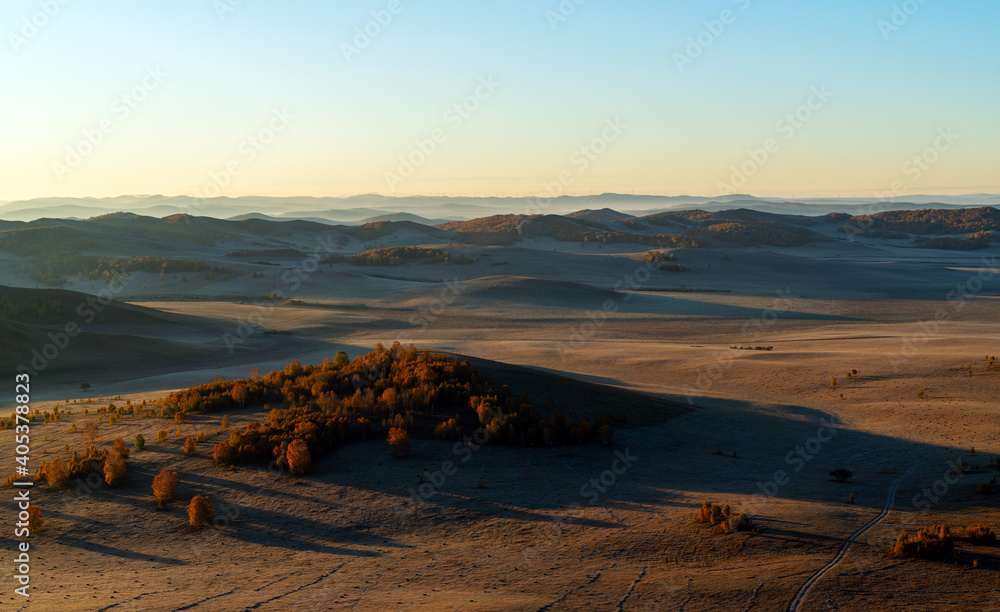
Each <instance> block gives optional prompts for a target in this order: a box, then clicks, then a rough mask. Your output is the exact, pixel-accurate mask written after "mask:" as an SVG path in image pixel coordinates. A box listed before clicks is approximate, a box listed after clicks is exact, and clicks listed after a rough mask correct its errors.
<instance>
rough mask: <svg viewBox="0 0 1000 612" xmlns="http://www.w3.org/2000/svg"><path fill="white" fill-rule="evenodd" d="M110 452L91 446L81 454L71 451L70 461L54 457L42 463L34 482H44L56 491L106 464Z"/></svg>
mask: <svg viewBox="0 0 1000 612" xmlns="http://www.w3.org/2000/svg"><path fill="white" fill-rule="evenodd" d="M110 456H111V452H110V451H108V449H106V448H97V447H96V446H91V447H90V448H88V449H87V450H86V451H84V452H83V453H80V452H79V451H73V456H72V457H70V460H69V461H68V462H67V461H64V460H63V459H62V457H56V458H55V459H53V460H52V461H49V462H44V463H42V465H41V467H39V468H38V472H36V473H35V475H34V478H35V480H36V481H38V482H41V481H43V480H44V481H45V482H46V483H47V484H48V485H49V487H51V488H53V489H58V488H61V487H63V486H65V485H66V484H67V483H69V482H70V481H72V480H74V479H76V478H79V477H81V476H86V475H87V474H90V473H92V472H96V471H98V470H99V469H101V467H102V466H103V465H104V464H106V463H107V462H108V459H109V457H110Z"/></svg>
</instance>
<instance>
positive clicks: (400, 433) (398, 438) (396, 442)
mask: <svg viewBox="0 0 1000 612" xmlns="http://www.w3.org/2000/svg"><path fill="white" fill-rule="evenodd" d="M388 440H389V448H390V449H392V456H393V457H395V458H397V459H399V458H402V457H408V456H409V455H410V436H409V434H407V433H406V430H405V429H401V428H399V427H393V428H391V429H389V438H388Z"/></svg>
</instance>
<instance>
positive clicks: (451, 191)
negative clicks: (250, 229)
mask: <svg viewBox="0 0 1000 612" xmlns="http://www.w3.org/2000/svg"><path fill="white" fill-rule="evenodd" d="M997 23H1000V3H997V2H995V1H993V2H991V1H986V0H982V1H975V0H969V1H964V2H945V1H944V0H923V1H921V0H892V1H889V0H842V1H840V2H836V3H833V2H822V3H821V2H801V1H795V0H771V1H769V2H764V1H763V0H710V1H703V2H690V1H689V2H679V1H672V0H657V1H644V0H618V1H617V2H610V1H609V0H505V1H504V2H489V3H486V2H470V1H468V0H464V1H458V0H438V1H435V2H430V1H427V0H424V1H421V0H375V1H369V0H357V1H350V2H320V1H312V0H288V1H285V2H281V3H278V2H273V1H272V2H265V1H264V0H145V1H143V2H126V1H124V0H117V1H113V0H90V1H89V2H81V1H78V0H7V1H6V2H5V3H4V9H3V11H2V15H0V34H3V35H4V39H3V40H2V41H0V47H2V49H0V66H2V74H3V77H4V79H3V85H4V89H3V93H2V95H0V126H2V139H3V140H2V143H3V146H2V147H0V201H9V200H15V199H27V198H34V197H56V196H66V197H68V196H75V197H108V196H116V195H123V194H163V195H197V196H202V197H211V196H216V195H222V196H233V197H236V196H243V195H266V196H346V195H354V194H361V193H381V194H385V195H412V194H424V195H502V196H525V195H542V194H549V195H561V194H569V195H583V194H593V193H605V192H615V193H645V194H663V195H679V194H688V195H707V196H714V195H721V194H725V193H753V194H755V195H759V196H785V197H808V196H838V195H840V196H868V195H875V194H878V195H881V196H885V195H890V196H901V195H905V194H906V193H912V194H916V193H935V194H946V193H947V194H957V193H984V192H991V193H998V192H1000V172H998V162H1000V113H998V112H997V110H996V109H998V108H1000V45H997V44H996V37H995V28H996V24H997Z"/></svg>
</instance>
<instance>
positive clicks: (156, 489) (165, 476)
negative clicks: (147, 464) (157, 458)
mask: <svg viewBox="0 0 1000 612" xmlns="http://www.w3.org/2000/svg"><path fill="white" fill-rule="evenodd" d="M153 495H155V496H156V502H157V504H159V506H160V508H166V507H167V504H169V503H170V502H171V501H173V500H175V499H177V472H171V471H170V470H167V469H164V470H163V471H161V472H160V473H159V474H157V475H156V478H154V479H153Z"/></svg>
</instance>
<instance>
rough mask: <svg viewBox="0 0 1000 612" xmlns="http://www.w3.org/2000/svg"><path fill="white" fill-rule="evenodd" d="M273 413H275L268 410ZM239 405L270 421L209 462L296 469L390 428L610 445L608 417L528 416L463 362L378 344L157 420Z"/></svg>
mask: <svg viewBox="0 0 1000 612" xmlns="http://www.w3.org/2000/svg"><path fill="white" fill-rule="evenodd" d="M272 405H275V406H281V407H280V408H274V409H270V406H272ZM244 406H264V407H265V409H270V413H269V416H268V418H267V420H266V421H265V422H263V423H260V422H252V423H249V424H247V426H246V427H245V428H244V429H243V430H242V431H233V432H232V433H231V434H230V437H229V440H227V441H225V442H220V443H218V444H216V445H215V448H214V449H213V458H214V460H215V461H216V463H219V464H223V465H229V464H240V463H251V462H256V461H265V460H270V459H277V460H278V462H279V463H280V464H282V465H284V466H287V467H292V464H296V465H297V466H301V465H304V464H307V463H311V460H312V458H313V457H317V456H321V455H322V454H323V453H326V452H329V451H331V450H334V449H336V448H338V447H340V446H342V445H345V444H348V443H350V442H352V441H358V440H365V439H368V438H369V437H371V436H373V435H376V434H378V432H382V433H381V435H388V434H389V432H390V430H392V429H394V428H395V429H398V430H400V431H397V432H393V434H392V436H390V437H391V438H393V439H395V440H403V439H404V437H403V436H402V434H403V433H405V434H406V436H405V439H406V440H408V439H409V436H411V435H416V436H426V437H430V436H432V435H435V433H436V434H437V435H438V436H439V437H441V436H444V437H456V438H457V437H460V436H461V434H462V432H469V431H470V430H472V429H477V428H481V429H483V430H484V431H485V433H484V435H485V436H486V438H487V439H488V440H489V442H492V443H498V444H515V445H523V446H535V445H541V444H546V445H559V444H565V443H583V442H586V441H588V440H591V439H595V438H601V439H607V440H609V441H610V438H611V433H610V430H611V425H612V423H613V421H614V417H613V415H611V414H608V415H606V416H604V417H601V418H597V419H594V420H592V421H588V420H586V419H584V418H582V417H581V418H580V419H577V420H576V421H573V420H571V419H569V418H567V417H566V416H565V415H564V414H562V413H559V412H552V413H550V414H536V413H535V411H534V409H533V408H532V406H531V404H530V403H529V402H528V398H527V397H526V396H520V397H517V396H514V394H513V393H512V392H511V391H510V389H509V388H508V387H507V386H506V385H505V386H503V387H502V388H501V389H499V390H496V389H493V388H492V387H491V386H490V384H489V383H488V382H487V381H486V379H485V377H484V376H483V375H482V374H481V373H480V372H478V371H477V370H476V369H475V368H473V367H472V366H471V365H470V364H469V363H468V362H467V361H458V360H455V359H452V358H449V357H446V356H443V355H434V354H430V353H427V352H423V353H421V352H417V351H416V350H414V349H412V348H410V349H405V348H403V347H402V346H400V345H399V344H398V343H396V344H394V345H393V346H392V348H389V349H386V348H384V347H382V346H381V345H380V346H379V347H378V348H377V349H376V350H374V351H372V352H371V353H369V354H367V355H364V356H361V357H358V358H357V359H355V360H353V361H351V360H350V359H349V358H348V357H347V355H346V354H345V353H343V352H340V353H338V354H337V357H336V358H335V359H333V360H325V361H324V362H323V363H322V364H320V365H317V366H304V365H302V364H300V363H299V362H297V361H293V362H292V363H290V364H288V366H287V367H285V369H284V370H281V371H276V372H271V373H270V374H268V375H266V376H263V377H260V376H257V377H251V378H248V379H244V380H234V381H226V380H219V381H214V382H211V383H208V384H205V385H201V386H199V387H194V388H191V389H186V390H183V391H178V392H175V393H173V394H171V395H169V396H167V397H166V398H163V399H162V400H160V407H161V413H162V414H164V415H167V416H169V415H171V414H173V415H184V414H190V413H209V412H228V411H230V410H234V409H238V408H240V407H244ZM442 423H444V424H445V425H443V426H442V425H441V424H442ZM297 442H298V443H297ZM302 444H304V445H305V446H304V447H303V446H302ZM390 444H391V445H392V444H393V442H392V440H390ZM400 444H402V443H400ZM303 451H305V452H303ZM393 452H394V453H396V452H397V451H396V447H395V446H393ZM400 452H401V451H400ZM306 453H308V455H307V454H306ZM307 456H308V457H309V459H308V462H306V461H305V458H306V457H307ZM306 469H307V468H306Z"/></svg>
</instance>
